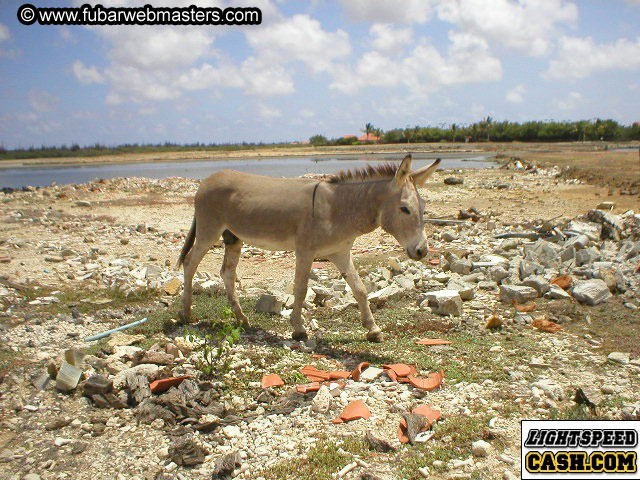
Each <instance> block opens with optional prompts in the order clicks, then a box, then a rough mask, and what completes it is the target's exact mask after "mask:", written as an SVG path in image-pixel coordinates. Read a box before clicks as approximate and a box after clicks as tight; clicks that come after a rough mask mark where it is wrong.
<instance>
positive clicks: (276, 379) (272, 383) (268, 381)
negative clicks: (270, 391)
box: [262, 373, 284, 388]
mask: <svg viewBox="0 0 640 480" xmlns="http://www.w3.org/2000/svg"><path fill="white" fill-rule="evenodd" d="M282 385H284V382H283V381H282V378H281V377H280V375H278V374H277V373H273V374H271V375H264V376H263V377H262V388H269V387H281V386H282Z"/></svg>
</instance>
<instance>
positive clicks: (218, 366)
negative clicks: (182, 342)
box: [184, 309, 242, 377]
mask: <svg viewBox="0 0 640 480" xmlns="http://www.w3.org/2000/svg"><path fill="white" fill-rule="evenodd" d="M229 315H233V313H232V312H231V310H230V309H229V312H228V314H227V312H226V310H223V316H225V317H226V318H229ZM241 333H242V327H234V326H233V325H231V324H230V323H226V322H224V321H221V322H217V323H215V324H212V325H211V331H210V332H209V333H205V334H204V335H202V334H201V333H200V332H197V331H195V330H187V331H186V332H185V334H184V336H185V338H186V339H187V340H188V341H189V342H192V343H194V344H196V345H197V346H196V347H195V349H194V351H195V352H196V353H200V354H201V355H200V356H201V358H198V360H197V363H196V366H197V367H198V369H199V370H200V371H201V372H202V373H203V374H204V375H205V376H206V377H213V376H218V377H222V376H223V375H224V374H225V373H226V372H227V371H228V370H229V364H230V362H231V350H232V349H233V346H234V345H235V344H236V343H238V341H239V340H240V334H241Z"/></svg>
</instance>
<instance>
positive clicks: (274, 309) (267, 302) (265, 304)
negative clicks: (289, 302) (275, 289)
mask: <svg viewBox="0 0 640 480" xmlns="http://www.w3.org/2000/svg"><path fill="white" fill-rule="evenodd" d="M256 312H263V313H271V314H274V315H280V312H282V302H281V301H280V300H278V299H277V298H276V296H275V295H268V294H265V295H262V296H261V297H260V298H259V299H258V301H257V302H256Z"/></svg>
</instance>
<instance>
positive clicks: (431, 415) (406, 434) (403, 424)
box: [398, 405, 442, 444]
mask: <svg viewBox="0 0 640 480" xmlns="http://www.w3.org/2000/svg"><path fill="white" fill-rule="evenodd" d="M411 413H412V414H414V417H413V419H415V416H421V417H422V418H424V424H423V425H422V426H421V427H420V429H418V430H416V429H415V425H413V428H412V429H410V428H409V425H408V422H407V419H408V418H412V417H407V416H406V415H407V414H405V415H403V418H402V420H400V425H399V426H398V439H399V440H400V442H402V443H411V444H413V441H414V440H415V437H416V436H417V435H418V434H419V433H421V432H426V431H427V430H429V428H431V425H433V424H434V423H435V422H437V421H438V420H440V419H441V418H442V414H441V413H440V411H439V410H434V409H432V408H431V407H429V406H428V405H420V406H419V407H416V408H414V409H413V410H412V411H411ZM416 425H419V423H416Z"/></svg>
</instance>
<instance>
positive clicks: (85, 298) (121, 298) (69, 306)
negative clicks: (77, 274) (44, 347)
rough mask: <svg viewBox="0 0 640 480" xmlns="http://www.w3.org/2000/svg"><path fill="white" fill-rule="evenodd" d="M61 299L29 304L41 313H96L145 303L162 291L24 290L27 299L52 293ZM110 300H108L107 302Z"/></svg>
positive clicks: (113, 289) (30, 299)
mask: <svg viewBox="0 0 640 480" xmlns="http://www.w3.org/2000/svg"><path fill="white" fill-rule="evenodd" d="M55 291H58V293H56V294H55V295H53V296H55V297H56V298H57V299H58V300H59V301H58V302H56V303H50V304H46V305H34V306H31V305H30V306H29V307H30V308H33V309H35V310H36V311H38V312H41V313H50V314H58V313H69V312H71V310H76V311H78V312H80V313H94V312H95V311H96V310H99V309H101V308H113V309H115V308H124V307H126V306H132V305H144V304H148V303H150V302H152V301H154V300H156V299H157V298H158V297H159V296H160V291H159V290H155V289H151V288H147V289H141V290H136V291H135V292H132V293H131V294H129V295H126V293H125V292H124V291H122V290H120V289H118V288H100V289H97V290H91V291H87V290H81V289H77V288H75V289H74V288H64V289H62V290H61V289H59V288H51V287H43V288H37V289H36V288H29V289H27V290H25V291H24V292H23V295H24V296H25V298H26V300H27V301H32V300H35V299H36V298H38V297H45V296H50V295H52V292H55ZM107 300H108V302H107Z"/></svg>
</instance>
